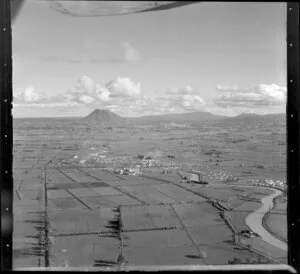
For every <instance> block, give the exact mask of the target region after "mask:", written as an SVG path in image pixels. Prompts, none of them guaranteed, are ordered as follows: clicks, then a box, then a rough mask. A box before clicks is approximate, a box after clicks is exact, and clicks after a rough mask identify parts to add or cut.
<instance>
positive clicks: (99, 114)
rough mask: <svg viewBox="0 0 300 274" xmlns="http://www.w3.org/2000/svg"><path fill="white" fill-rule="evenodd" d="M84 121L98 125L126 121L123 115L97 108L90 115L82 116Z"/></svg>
mask: <svg viewBox="0 0 300 274" xmlns="http://www.w3.org/2000/svg"><path fill="white" fill-rule="evenodd" d="M82 121H83V122H84V123H88V124H97V125H121V124H123V123H125V122H126V120H125V119H124V118H123V117H121V116H119V115H117V114H115V113H113V112H111V111H109V110H103V109H95V110H94V111H93V112H91V113H90V114H89V115H87V116H86V117H84V118H82Z"/></svg>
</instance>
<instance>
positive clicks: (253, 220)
mask: <svg viewBox="0 0 300 274" xmlns="http://www.w3.org/2000/svg"><path fill="white" fill-rule="evenodd" d="M272 190H273V191H274V193H273V194H271V195H269V196H266V197H264V198H262V199H261V203H262V206H261V207H260V208H259V209H257V210H256V211H254V212H252V213H250V214H249V215H248V216H247V218H246V224H247V225H248V226H249V227H250V228H251V230H252V231H253V232H255V233H257V234H258V235H259V236H260V237H261V238H262V239H263V240H264V241H265V242H268V243H269V244H271V245H273V246H276V247H278V248H280V249H283V250H285V251H286V250H287V244H286V243H285V242H283V241H281V240H279V239H277V238H275V237H274V236H273V235H272V234H270V233H269V232H268V231H267V230H266V229H265V228H264V227H263V225H262V224H263V217H264V215H265V214H266V213H267V212H268V210H269V209H270V208H273V199H274V198H276V197H277V196H279V195H280V194H282V192H281V191H280V190H277V189H272Z"/></svg>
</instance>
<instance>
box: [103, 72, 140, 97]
mask: <svg viewBox="0 0 300 274" xmlns="http://www.w3.org/2000/svg"><path fill="white" fill-rule="evenodd" d="M105 87H106V88H107V89H108V90H109V91H110V93H111V94H110V96H111V97H136V96H139V95H140V94H141V84H140V83H137V84H135V83H134V82H132V81H131V80H130V79H129V78H122V77H117V79H116V80H112V81H110V82H109V83H107V84H106V85H105Z"/></svg>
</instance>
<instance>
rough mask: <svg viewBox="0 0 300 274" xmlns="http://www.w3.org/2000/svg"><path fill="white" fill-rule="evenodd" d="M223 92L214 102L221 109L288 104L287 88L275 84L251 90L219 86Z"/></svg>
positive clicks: (259, 86)
mask: <svg viewBox="0 0 300 274" xmlns="http://www.w3.org/2000/svg"><path fill="white" fill-rule="evenodd" d="M217 90H218V91H219V92H221V94H219V96H218V97H217V98H216V99H215V100H214V102H215V103H216V105H218V106H220V107H249V108H259V107H266V106H284V105H285V103H286V93H287V89H286V87H280V86H278V85H275V84H271V85H266V84H260V85H257V86H255V87H252V88H249V89H241V88H238V87H237V86H233V87H230V86H220V85H218V86H217Z"/></svg>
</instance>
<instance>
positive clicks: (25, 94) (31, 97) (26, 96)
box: [15, 86, 44, 104]
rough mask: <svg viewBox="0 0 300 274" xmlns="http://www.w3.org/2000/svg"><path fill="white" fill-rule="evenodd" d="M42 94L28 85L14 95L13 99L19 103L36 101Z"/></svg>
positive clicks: (39, 99)
mask: <svg viewBox="0 0 300 274" xmlns="http://www.w3.org/2000/svg"><path fill="white" fill-rule="evenodd" d="M43 97H44V95H42V94H39V93H38V92H36V90H35V89H34V87H33V86H28V87H27V88H26V89H25V90H24V91H21V92H19V93H17V94H16V95H15V101H16V102H19V103H23V104H26V103H38V102H39V101H41V99H42V98H43Z"/></svg>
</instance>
